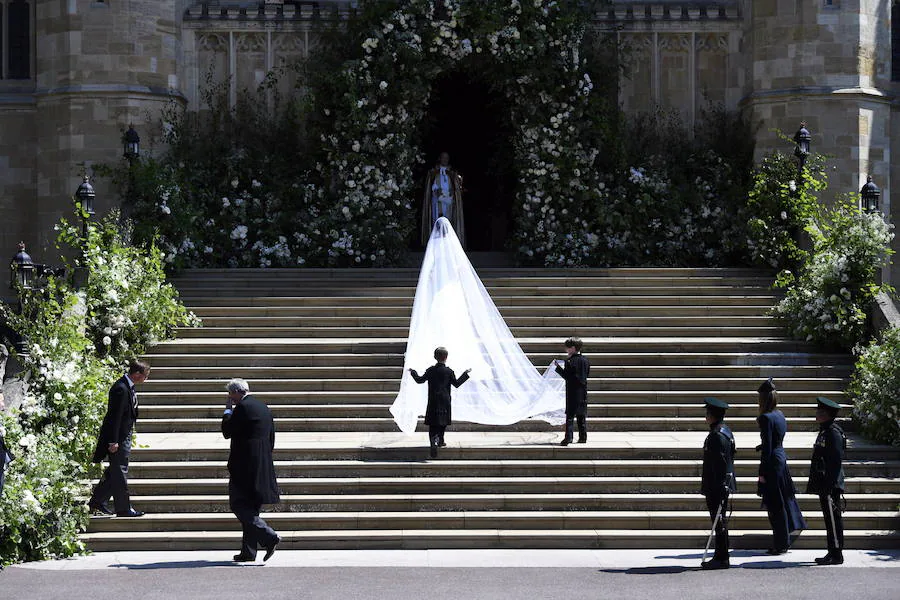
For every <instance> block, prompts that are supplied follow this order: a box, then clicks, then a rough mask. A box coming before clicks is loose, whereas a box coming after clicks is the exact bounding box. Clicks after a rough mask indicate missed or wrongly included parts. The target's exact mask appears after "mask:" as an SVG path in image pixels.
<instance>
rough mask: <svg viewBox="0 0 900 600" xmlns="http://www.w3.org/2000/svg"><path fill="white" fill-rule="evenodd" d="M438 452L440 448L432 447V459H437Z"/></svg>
mask: <svg viewBox="0 0 900 600" xmlns="http://www.w3.org/2000/svg"><path fill="white" fill-rule="evenodd" d="M437 452H438V447H437V446H432V447H431V452H430V453H431V458H437Z"/></svg>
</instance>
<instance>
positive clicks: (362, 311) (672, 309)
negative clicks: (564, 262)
mask: <svg viewBox="0 0 900 600" xmlns="http://www.w3.org/2000/svg"><path fill="white" fill-rule="evenodd" d="M769 308H770V307H769V306H767V305H747V306H741V305H722V306H615V305H609V306H547V305H544V306H501V307H500V313H501V314H502V315H503V318H504V319H506V320H507V322H511V320H513V319H526V318H533V317H541V318H568V319H575V318H591V319H595V318H603V317H606V318H609V317H623V318H632V319H634V318H646V317H657V316H666V317H694V318H697V317H764V316H766V313H767V312H768V310H769ZM188 309H189V310H191V311H192V312H194V314H196V315H197V316H198V317H201V318H202V319H203V322H204V324H205V325H207V326H209V323H210V322H212V321H211V319H213V318H225V317H227V318H233V319H236V318H250V317H252V318H282V319H284V318H293V319H300V318H307V319H322V318H328V317H357V318H365V319H371V318H377V317H391V318H405V319H406V320H407V322H408V321H409V316H410V312H411V310H412V303H411V302H406V301H403V302H397V304H393V305H392V304H391V303H389V302H388V301H384V302H381V303H379V304H378V305H375V306H334V305H331V306H188Z"/></svg>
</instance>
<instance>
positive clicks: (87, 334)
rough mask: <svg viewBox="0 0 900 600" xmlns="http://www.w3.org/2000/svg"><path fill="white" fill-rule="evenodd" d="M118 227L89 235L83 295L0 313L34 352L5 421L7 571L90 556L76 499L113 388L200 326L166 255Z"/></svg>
mask: <svg viewBox="0 0 900 600" xmlns="http://www.w3.org/2000/svg"><path fill="white" fill-rule="evenodd" d="M115 220H116V215H112V216H111V217H109V218H108V219H107V220H105V221H104V222H102V223H101V224H99V225H97V226H91V227H90V228H89V232H88V243H87V245H86V256H87V264H89V265H90V266H91V269H92V272H91V279H90V284H89V285H88V286H87V287H86V288H85V289H83V290H80V291H76V290H75V289H73V287H72V286H71V285H70V284H69V283H68V282H67V281H65V280H62V279H51V280H49V282H48V283H47V286H46V288H45V289H43V290H31V291H21V299H22V310H21V312H19V311H14V310H12V309H11V308H10V307H8V306H6V305H0V319H2V320H3V321H5V322H6V323H7V324H8V325H9V326H10V327H11V328H12V329H13V330H14V331H16V332H17V333H18V334H19V335H20V336H22V337H23V338H25V339H26V340H27V342H26V343H27V347H28V354H22V355H19V359H20V361H21V362H22V363H23V378H24V379H25V381H26V384H27V385H26V394H25V398H24V401H23V403H22V405H21V406H20V407H19V408H18V409H16V410H15V411H13V412H12V413H8V414H0V427H2V428H3V430H4V438H5V441H6V443H7V444H8V445H9V447H10V448H11V449H12V450H13V453H14V454H15V455H16V460H14V461H13V462H12V463H10V464H9V465H8V466H7V479H6V485H5V488H4V490H3V494H2V498H0V564H9V563H13V562H19V561H26V560H42V559H48V558H54V557H62V556H70V555H72V554H74V553H77V552H80V551H82V550H83V546H82V543H81V541H80V540H79V538H78V534H79V533H80V532H82V531H84V528H85V527H86V526H87V523H88V512H87V508H86V507H85V506H84V504H83V502H82V501H80V500H79V498H80V497H82V496H84V495H85V494H86V493H87V491H88V489H87V486H86V485H84V484H83V482H84V481H86V480H89V479H92V478H94V477H95V476H96V474H97V468H96V466H95V465H94V464H93V463H92V462H91V456H92V454H93V450H94V445H95V443H96V436H97V432H98V431H99V427H100V421H101V419H102V417H103V414H104V412H105V410H106V401H107V392H108V391H109V387H110V385H112V383H113V381H115V380H116V379H117V378H118V377H120V376H121V372H122V368H123V366H124V364H125V363H126V362H127V361H128V359H129V358H130V357H131V356H133V355H136V354H139V353H141V352H143V351H144V350H145V349H146V346H147V344H149V343H151V342H153V341H155V340H157V339H163V338H165V337H167V336H169V335H170V334H171V332H172V330H173V328H174V327H176V326H184V325H193V324H196V319H195V317H193V315H191V314H190V313H188V312H187V311H185V309H184V308H183V307H182V306H181V305H180V304H179V302H178V300H177V295H176V293H175V291H174V290H173V289H172V288H171V286H169V285H168V284H166V283H165V278H164V276H163V272H162V269H163V263H162V257H161V255H160V253H159V252H158V251H156V250H155V249H151V250H150V251H149V252H143V251H140V250H138V249H136V248H132V247H129V246H128V245H127V244H125V242H124V240H123V239H122V237H121V235H120V234H118V233H117V232H115V226H114V224H115ZM60 229H61V232H60V236H59V241H60V244H61V245H66V244H69V243H73V242H76V241H77V240H76V237H75V233H74V231H73V229H72V228H71V227H70V226H69V225H68V224H67V223H65V222H63V223H62V225H61V226H60ZM108 328H110V329H109V330H108ZM113 329H115V331H113ZM106 337H109V338H110V343H108V344H107V343H105V340H104V338H106ZM113 339H114V340H115V341H113Z"/></svg>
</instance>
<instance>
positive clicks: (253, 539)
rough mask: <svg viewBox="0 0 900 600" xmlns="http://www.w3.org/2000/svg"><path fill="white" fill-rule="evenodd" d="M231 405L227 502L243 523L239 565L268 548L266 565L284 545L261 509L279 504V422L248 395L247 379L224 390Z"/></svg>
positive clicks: (226, 422) (226, 425) (225, 429)
mask: <svg viewBox="0 0 900 600" xmlns="http://www.w3.org/2000/svg"><path fill="white" fill-rule="evenodd" d="M226 389H227V390H228V403H227V404H226V406H225V414H224V416H223V417H222V435H223V436H225V439H230V440H231V451H230V453H229V454H228V473H229V474H230V476H231V477H230V479H229V481H228V500H229V502H230V504H231V511H232V512H233V513H234V516H236V517H237V518H238V521H240V522H241V529H242V531H243V538H242V540H241V551H240V553H238V554H235V556H234V560H235V561H237V562H252V561H254V560H256V550H257V548H258V547H260V546H262V547H263V548H265V549H266V555H265V556H264V557H263V561H267V560H269V559H270V558H271V557H272V555H273V554H274V553H275V546H277V545H278V543H279V542H280V541H281V538H280V537H278V534H277V533H275V531H274V530H273V529H272V528H271V527H269V525H268V524H266V522H265V521H264V520H263V519H262V518H261V517H260V516H259V511H260V509H261V508H262V505H263V504H276V503H277V502H278V501H279V500H280V497H279V494H278V482H277V481H276V479H275V463H274V461H273V459H272V452H273V451H274V449H275V421H274V420H273V419H272V413H271V412H270V411H269V407H268V406H266V405H265V403H263V402H262V401H260V400H257V399H256V398H254V397H253V396H251V395H250V386H249V385H248V384H247V382H246V381H244V380H243V379H232V380H231V381H230V382H229V383H228V385H227V386H226Z"/></svg>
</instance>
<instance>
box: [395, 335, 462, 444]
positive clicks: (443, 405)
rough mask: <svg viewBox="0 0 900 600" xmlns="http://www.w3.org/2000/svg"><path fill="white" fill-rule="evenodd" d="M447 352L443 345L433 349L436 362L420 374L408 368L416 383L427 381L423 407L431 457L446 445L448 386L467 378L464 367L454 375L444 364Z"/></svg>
mask: <svg viewBox="0 0 900 600" xmlns="http://www.w3.org/2000/svg"><path fill="white" fill-rule="evenodd" d="M447 356H449V353H448V352H447V349H446V348H444V347H443V346H441V347H438V348H436V349H435V351H434V359H435V360H436V361H437V364H435V365H432V366H430V367H428V369H426V370H425V372H424V373H423V374H422V375H419V374H418V373H416V370H415V369H409V373H410V375H412V377H413V379H414V380H415V381H416V383H425V382H426V381H427V382H428V406H427V407H426V409H425V424H426V425H428V440H429V443H430V445H431V458H437V455H438V448H439V447H442V446H446V445H447V444H445V443H444V431H445V430H446V429H447V426H448V425H450V423H451V418H450V416H451V415H450V386H451V385H453V387H457V388H458V387H459V386H461V385H462V384H463V383H465V382H466V381H467V380H468V379H469V371H471V370H472V369H466V370H465V371H464V372H463V374H462V376H460V377H459V378H457V377H456V374H455V373H454V372H453V369H451V368H450V367H448V366H447V365H446V362H447Z"/></svg>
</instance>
